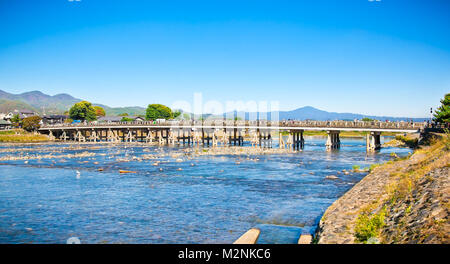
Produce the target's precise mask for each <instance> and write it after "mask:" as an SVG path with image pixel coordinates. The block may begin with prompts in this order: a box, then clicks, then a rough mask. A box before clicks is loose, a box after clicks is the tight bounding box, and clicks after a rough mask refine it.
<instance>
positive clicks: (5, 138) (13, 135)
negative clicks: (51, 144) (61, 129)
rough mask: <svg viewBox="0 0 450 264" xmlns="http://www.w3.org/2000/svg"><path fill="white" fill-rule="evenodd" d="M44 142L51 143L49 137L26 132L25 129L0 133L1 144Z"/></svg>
mask: <svg viewBox="0 0 450 264" xmlns="http://www.w3.org/2000/svg"><path fill="white" fill-rule="evenodd" d="M44 141H49V139H48V137H47V136H45V135H41V134H35V133H30V132H26V131H25V130H23V129H12V130H6V131H0V142H3V143H29V142H44Z"/></svg>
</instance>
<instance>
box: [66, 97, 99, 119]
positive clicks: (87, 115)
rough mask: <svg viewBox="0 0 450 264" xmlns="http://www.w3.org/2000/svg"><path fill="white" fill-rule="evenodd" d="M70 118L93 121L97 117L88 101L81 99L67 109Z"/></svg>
mask: <svg viewBox="0 0 450 264" xmlns="http://www.w3.org/2000/svg"><path fill="white" fill-rule="evenodd" d="M69 116H70V118H72V119H74V120H82V121H84V120H87V121H93V120H96V119H97V116H96V115H95V109H94V107H93V106H92V104H91V103H90V102H88V101H81V102H78V103H76V104H74V105H73V106H72V107H71V108H70V110H69Z"/></svg>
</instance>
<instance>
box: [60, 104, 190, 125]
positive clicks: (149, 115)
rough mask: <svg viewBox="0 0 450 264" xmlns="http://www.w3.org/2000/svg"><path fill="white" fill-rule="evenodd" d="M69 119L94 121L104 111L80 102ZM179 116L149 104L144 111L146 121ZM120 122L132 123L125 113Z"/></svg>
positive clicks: (166, 109)
mask: <svg viewBox="0 0 450 264" xmlns="http://www.w3.org/2000/svg"><path fill="white" fill-rule="evenodd" d="M68 114H69V117H70V119H72V120H81V121H95V120H97V118H98V117H100V116H105V110H104V109H103V108H102V107H100V106H93V105H92V103H90V102H88V101H81V102H78V103H76V104H74V105H73V106H72V107H71V108H70V110H69V112H68ZM180 114H181V111H179V110H176V111H172V109H170V108H169V107H167V106H165V105H162V104H149V105H148V107H147V110H146V114H145V119H146V120H156V119H174V118H177V117H178V116H179V115H180ZM119 116H122V121H133V119H131V118H129V117H127V116H128V114H127V113H123V114H120V115H119Z"/></svg>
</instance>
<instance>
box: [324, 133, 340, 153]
mask: <svg viewBox="0 0 450 264" xmlns="http://www.w3.org/2000/svg"><path fill="white" fill-rule="evenodd" d="M327 134H328V135H327V143H326V144H325V146H326V149H327V150H332V149H338V148H339V147H340V146H341V140H340V139H339V131H336V130H328V131H327Z"/></svg>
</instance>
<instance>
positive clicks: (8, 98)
mask: <svg viewBox="0 0 450 264" xmlns="http://www.w3.org/2000/svg"><path fill="white" fill-rule="evenodd" d="M79 101H82V99H78V98H75V97H73V96H71V95H69V94H57V95H53V96H51V95H47V94H44V93H42V92H40V91H31V92H26V93H21V94H11V93H8V92H5V91H2V90H0V112H2V113H5V112H9V111H14V110H16V109H17V110H20V109H29V110H33V111H35V112H37V113H40V114H43V113H45V114H62V113H64V112H65V111H68V110H69V109H70V107H71V106H72V105H73V104H75V103H77V102H79ZM93 105H98V106H101V107H103V108H104V109H105V111H106V113H107V115H118V114H121V113H128V114H129V115H143V114H145V108H144V107H139V106H131V107H109V106H106V105H102V104H97V103H93Z"/></svg>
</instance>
